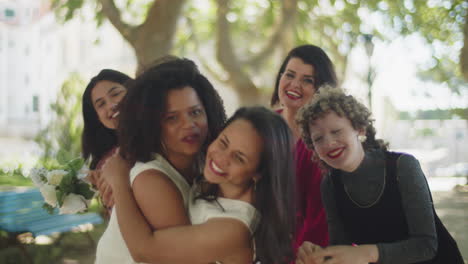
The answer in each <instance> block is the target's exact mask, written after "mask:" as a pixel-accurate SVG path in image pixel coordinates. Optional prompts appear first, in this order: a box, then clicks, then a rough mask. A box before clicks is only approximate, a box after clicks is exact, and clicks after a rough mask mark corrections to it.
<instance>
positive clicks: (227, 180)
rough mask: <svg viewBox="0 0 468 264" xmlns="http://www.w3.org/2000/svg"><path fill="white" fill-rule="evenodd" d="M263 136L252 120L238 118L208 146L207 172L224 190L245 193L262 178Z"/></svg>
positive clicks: (206, 175)
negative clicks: (260, 171)
mask: <svg viewBox="0 0 468 264" xmlns="http://www.w3.org/2000/svg"><path fill="white" fill-rule="evenodd" d="M262 150H263V139H262V137H261V136H260V135H259V134H258V132H257V130H256V129H255V128H254V127H253V126H252V124H251V123H250V122H249V121H246V120H244V119H237V120H234V121H233V122H232V123H231V124H229V125H228V126H227V127H226V128H225V129H224V130H223V131H222V132H221V134H220V135H219V136H218V138H217V139H216V140H215V141H214V142H213V143H211V145H210V146H209V148H208V152H207V157H206V163H205V170H204V176H205V178H206V180H207V181H209V182H211V183H215V184H219V185H220V188H221V192H222V193H243V192H245V191H246V190H248V189H249V188H251V186H252V185H253V181H254V180H258V179H259V177H260V175H259V174H258V166H259V164H260V159H261V154H262Z"/></svg>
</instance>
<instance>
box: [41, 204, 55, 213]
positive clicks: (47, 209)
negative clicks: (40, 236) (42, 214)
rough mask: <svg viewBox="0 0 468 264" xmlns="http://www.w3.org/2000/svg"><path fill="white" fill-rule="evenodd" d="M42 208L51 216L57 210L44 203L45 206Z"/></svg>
mask: <svg viewBox="0 0 468 264" xmlns="http://www.w3.org/2000/svg"><path fill="white" fill-rule="evenodd" d="M42 208H44V210H46V211H47V212H48V213H49V214H54V210H55V208H54V207H52V206H51V205H50V204H48V203H44V204H43V205H42Z"/></svg>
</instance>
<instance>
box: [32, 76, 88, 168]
mask: <svg viewBox="0 0 468 264" xmlns="http://www.w3.org/2000/svg"><path fill="white" fill-rule="evenodd" d="M84 86H85V82H84V80H83V78H81V76H80V75H79V74H77V73H71V74H70V76H69V77H68V78H67V79H66V80H65V81H64V83H63V84H62V87H61V88H60V90H59V92H58V94H57V99H56V101H55V102H54V103H52V104H51V105H50V109H51V112H52V121H51V122H50V123H49V124H48V125H47V127H46V128H44V129H43V130H41V131H40V132H39V133H38V134H37V135H36V137H35V139H34V140H35V141H36V143H37V144H38V145H39V147H40V148H41V149H42V153H41V156H40V160H39V163H40V164H41V165H42V166H44V167H46V168H48V167H54V166H57V165H59V164H65V163H66V162H68V161H70V160H72V159H75V158H78V157H80V155H81V140H80V139H81V134H82V131H83V119H82V115H81V95H82V92H83V87H84Z"/></svg>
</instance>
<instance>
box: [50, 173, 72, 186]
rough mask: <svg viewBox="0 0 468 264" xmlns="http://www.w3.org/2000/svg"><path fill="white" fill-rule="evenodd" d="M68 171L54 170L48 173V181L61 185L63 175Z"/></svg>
mask: <svg viewBox="0 0 468 264" xmlns="http://www.w3.org/2000/svg"><path fill="white" fill-rule="evenodd" d="M67 173H68V172H67V171H64V170H53V171H49V173H47V181H48V182H49V184H52V185H59V184H60V182H61V181H62V178H63V176H65V175H67Z"/></svg>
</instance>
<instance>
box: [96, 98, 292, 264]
mask: <svg viewBox="0 0 468 264" xmlns="http://www.w3.org/2000/svg"><path fill="white" fill-rule="evenodd" d="M292 157H293V155H292V136H291V133H290V130H289V128H288V126H287V124H286V122H285V121H284V120H283V118H281V116H280V115H278V114H276V113H274V112H272V111H270V110H268V109H266V108H264V107H250V108H241V109H239V110H238V111H237V112H236V113H235V114H234V116H233V117H231V118H230V119H229V120H228V122H227V124H226V127H225V129H224V130H223V131H222V132H221V133H220V134H219V136H218V137H217V139H216V140H215V141H214V142H213V143H211V144H210V146H209V148H208V151H207V154H206V159H205V168H204V179H203V180H202V181H198V182H197V183H195V184H194V186H193V188H192V190H191V197H190V199H189V202H188V203H189V204H188V209H189V214H190V220H191V222H192V225H191V226H190V225H182V226H178V227H171V228H166V229H163V230H157V231H154V230H153V229H152V228H151V226H150V225H149V224H148V223H147V222H146V219H145V216H144V215H143V214H141V213H140V211H139V209H138V207H137V204H136V202H135V200H134V198H133V196H134V194H133V193H132V188H131V187H130V184H129V182H128V174H127V172H126V171H125V166H124V165H123V164H124V162H123V161H122V160H120V158H119V157H115V158H113V159H112V160H111V161H110V163H109V164H108V166H109V167H106V168H105V169H107V170H109V171H111V172H112V174H113V175H114V176H116V177H113V178H112V179H109V180H110V181H111V185H112V188H113V190H114V198H115V201H116V214H117V218H118V222H119V224H120V226H121V231H122V235H123V237H124V239H125V242H126V243H127V246H128V248H129V250H130V252H131V255H132V256H133V258H134V259H135V260H136V261H141V262H151V263H213V262H214V263H223V264H230V263H233V264H234V263H236V264H237V263H242V264H245V263H252V262H253V261H261V263H288V261H290V260H291V258H292V257H293V252H292V237H293V234H292V233H293V230H294V210H295V208H294V201H293V197H294V196H293V190H294V177H291V175H293V173H294V172H293V163H292ZM132 171H133V169H132ZM130 175H132V172H131V173H130ZM165 191H166V192H169V191H171V190H169V189H166V190H165ZM172 192H174V193H175V192H177V189H176V188H172ZM179 206H180V203H179ZM154 213H155V214H158V213H159V214H164V213H163V212H161V211H157V212H156V211H155V212H154Z"/></svg>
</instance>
